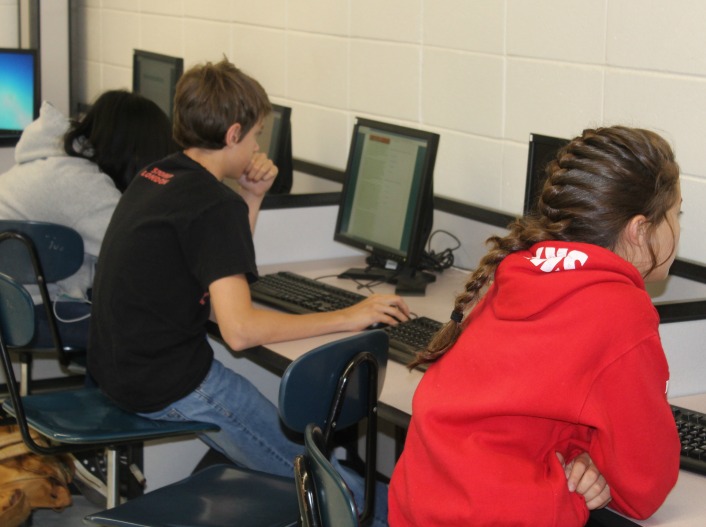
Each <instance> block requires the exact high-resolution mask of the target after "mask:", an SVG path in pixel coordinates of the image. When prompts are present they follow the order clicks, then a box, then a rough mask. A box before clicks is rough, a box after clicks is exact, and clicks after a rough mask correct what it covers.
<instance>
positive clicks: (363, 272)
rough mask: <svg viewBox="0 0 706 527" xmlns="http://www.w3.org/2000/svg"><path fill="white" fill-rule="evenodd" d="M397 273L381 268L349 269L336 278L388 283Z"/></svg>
mask: <svg viewBox="0 0 706 527" xmlns="http://www.w3.org/2000/svg"><path fill="white" fill-rule="evenodd" d="M396 272H397V271H392V270H390V269H382V268H381V267H365V268H363V267H351V268H350V269H348V270H347V271H343V272H342V273H341V274H339V275H338V278H348V279H351V280H370V281H375V282H389V281H390V280H392V278H393V277H394V275H395V273H396Z"/></svg>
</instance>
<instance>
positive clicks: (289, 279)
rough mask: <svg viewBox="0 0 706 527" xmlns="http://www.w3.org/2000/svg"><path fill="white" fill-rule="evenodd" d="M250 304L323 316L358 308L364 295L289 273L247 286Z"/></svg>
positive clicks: (272, 276)
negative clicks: (252, 302) (330, 312)
mask: <svg viewBox="0 0 706 527" xmlns="http://www.w3.org/2000/svg"><path fill="white" fill-rule="evenodd" d="M250 294H251V295H252V298H253V300H256V301H257V302H260V303H262V304H266V305H268V306H272V307H275V308H277V309H281V310H282V311H287V312H289V313H298V314H303V313H325V312H328V311H336V310H337V309H343V308H346V307H350V306H352V305H353V304H357V303H358V302H360V301H361V300H363V299H364V298H365V296H364V295H361V294H358V293H352V292H351V291H346V290H345V289H341V288H340V287H336V286H333V285H328V284H325V283H323V282H320V281H318V280H314V279H312V278H307V277H305V276H301V275H298V274H295V273H290V272H288V271H280V272H279V273H273V274H266V275H263V276H261V277H260V279H259V280H258V281H257V282H255V283H252V284H250Z"/></svg>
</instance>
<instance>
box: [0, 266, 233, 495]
mask: <svg viewBox="0 0 706 527" xmlns="http://www.w3.org/2000/svg"><path fill="white" fill-rule="evenodd" d="M34 331H35V322H34V304H33V302H32V297H31V296H30V294H29V293H28V292H27V290H26V289H25V288H24V287H23V286H22V284H20V283H18V282H17V281H16V280H14V279H13V278H11V277H9V276H7V275H5V274H2V273H0V359H1V360H2V368H3V373H4V376H5V381H6V385H7V391H8V392H9V399H8V400H5V401H4V403H3V405H2V408H3V410H4V411H5V412H6V413H7V414H9V415H11V416H13V417H14V418H15V419H16V421H17V425H18V427H19V429H20V433H21V434H22V439H23V441H24V443H25V444H26V445H27V447H28V448H29V449H30V450H31V451H32V452H35V453H37V454H40V455H52V454H59V453H74V452H80V451H85V450H94V449H96V448H104V449H105V450H106V461H107V469H108V481H107V487H108V495H107V496H106V498H107V505H108V507H114V506H115V505H116V504H117V503H118V502H119V499H120V496H119V491H120V489H119V481H120V479H119V474H118V466H119V465H118V455H117V449H118V447H119V446H122V445H129V444H134V443H141V442H144V441H147V440H151V439H160V438H165V437H172V436H180V435H185V434H195V433H199V432H208V431H217V430H219V428H218V427H217V426H214V425H212V424H209V423H197V422H179V423H176V422H174V423H173V422H168V421H153V420H151V419H146V418H143V417H140V416H138V415H135V414H132V413H129V412H126V411H124V410H122V409H120V408H118V407H117V406H115V405H114V404H113V403H112V402H111V401H110V400H109V399H108V398H107V397H105V396H104V395H103V394H102V393H101V392H100V391H99V390H98V389H96V388H81V389H77V390H67V391H56V392H50V393H44V394H36V395H27V396H24V397H23V396H21V395H20V391H19V388H18V385H17V379H16V377H15V372H14V370H13V368H12V362H11V360H10V352H9V348H10V347H21V346H24V345H25V344H26V343H27V342H29V341H30V340H31V339H32V338H33V336H34ZM30 429H32V430H35V431H36V432H39V434H41V436H42V439H40V440H35V439H34V437H32V435H31V434H30Z"/></svg>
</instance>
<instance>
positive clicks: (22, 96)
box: [0, 48, 41, 146]
mask: <svg viewBox="0 0 706 527" xmlns="http://www.w3.org/2000/svg"><path fill="white" fill-rule="evenodd" d="M40 103H41V101H40V89H39V55H38V53H37V51H36V50H34V49H6V48H0V145H2V146H14V145H16V144H17V141H18V140H19V138H20V136H21V135H22V131H23V130H24V129H25V127H26V126H27V125H28V124H30V123H31V122H32V121H34V120H35V119H36V118H37V117H39V106H40Z"/></svg>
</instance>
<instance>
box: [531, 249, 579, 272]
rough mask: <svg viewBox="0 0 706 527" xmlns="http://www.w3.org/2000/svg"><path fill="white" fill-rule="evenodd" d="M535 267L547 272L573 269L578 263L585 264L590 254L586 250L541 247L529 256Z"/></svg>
mask: <svg viewBox="0 0 706 527" xmlns="http://www.w3.org/2000/svg"><path fill="white" fill-rule="evenodd" d="M527 259H528V260H529V261H530V262H532V264H533V265H534V266H535V267H539V269H540V270H541V271H544V272H545V273H551V272H552V271H562V270H564V271H571V270H573V269H576V263H577V262H578V263H579V264H580V265H581V266H583V265H585V263H586V261H587V260H588V255H587V254H586V253H585V252H582V251H577V250H572V251H569V250H568V249H557V248H555V247H539V248H538V249H537V253H536V254H535V255H534V256H533V257H529V258H527Z"/></svg>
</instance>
